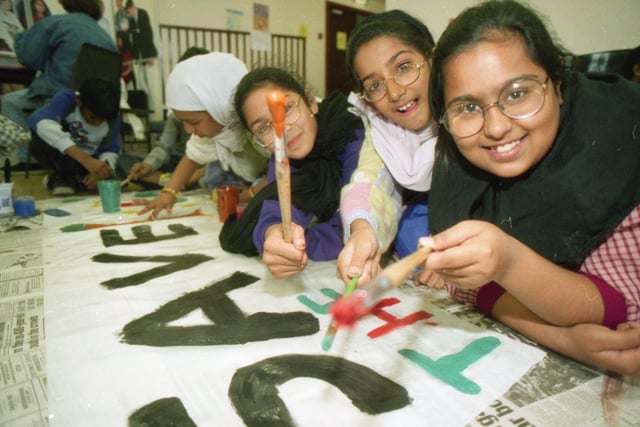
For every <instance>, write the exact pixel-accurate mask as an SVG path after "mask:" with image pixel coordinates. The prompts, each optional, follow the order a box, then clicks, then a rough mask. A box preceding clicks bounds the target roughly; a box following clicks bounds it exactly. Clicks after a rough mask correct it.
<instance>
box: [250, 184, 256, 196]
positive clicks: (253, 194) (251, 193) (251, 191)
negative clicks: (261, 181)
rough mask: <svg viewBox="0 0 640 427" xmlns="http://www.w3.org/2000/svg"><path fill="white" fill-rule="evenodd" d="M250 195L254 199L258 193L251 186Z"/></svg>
mask: <svg viewBox="0 0 640 427" xmlns="http://www.w3.org/2000/svg"><path fill="white" fill-rule="evenodd" d="M249 195H250V196H251V198H252V199H253V198H254V197H256V194H255V193H254V192H253V187H249Z"/></svg>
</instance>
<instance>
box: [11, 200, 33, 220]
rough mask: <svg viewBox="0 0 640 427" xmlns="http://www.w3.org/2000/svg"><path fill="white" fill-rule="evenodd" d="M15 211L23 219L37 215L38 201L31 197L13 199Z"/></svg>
mask: <svg viewBox="0 0 640 427" xmlns="http://www.w3.org/2000/svg"><path fill="white" fill-rule="evenodd" d="M13 210H14V211H15V213H16V215H17V216H19V217H21V218H27V217H30V216H34V215H35V214H36V201H35V199H34V198H33V197H31V196H20V197H14V198H13Z"/></svg>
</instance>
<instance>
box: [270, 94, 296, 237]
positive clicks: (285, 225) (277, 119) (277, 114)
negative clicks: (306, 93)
mask: <svg viewBox="0 0 640 427" xmlns="http://www.w3.org/2000/svg"><path fill="white" fill-rule="evenodd" d="M286 101H287V99H286V98H285V96H284V93H282V92H281V91H279V90H274V91H272V92H270V93H269V94H268V95H267V104H268V105H269V111H270V112H271V126H272V127H273V135H274V146H275V152H274V154H275V160H276V182H277V186H278V199H279V200H280V215H281V216H282V232H283V233H284V240H285V241H286V242H287V243H291V240H292V239H291V176H290V173H291V172H290V171H289V158H288V157H287V144H286V141H285V136H284V117H285V115H286V110H285V103H286Z"/></svg>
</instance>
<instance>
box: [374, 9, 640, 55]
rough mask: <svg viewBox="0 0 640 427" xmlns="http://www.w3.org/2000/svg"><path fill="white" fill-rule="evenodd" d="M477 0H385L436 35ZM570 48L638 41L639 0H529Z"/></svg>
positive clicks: (626, 45) (585, 50) (580, 49)
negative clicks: (419, 21)
mask: <svg viewBox="0 0 640 427" xmlns="http://www.w3.org/2000/svg"><path fill="white" fill-rule="evenodd" d="M477 3H479V1H477V0H428V1H425V0H387V2H386V9H387V10H389V9H402V10H405V11H407V12H409V13H411V14H413V15H415V16H416V17H418V18H420V19H422V21H423V22H424V23H426V24H427V26H428V27H429V30H431V32H432V33H433V36H434V37H435V38H436V40H437V39H438V37H440V34H442V31H444V29H445V27H446V25H447V22H449V19H451V18H454V17H455V16H456V15H457V14H458V13H460V12H461V11H462V10H463V9H464V8H466V7H468V6H473V5H474V4H477ZM528 4H529V5H531V6H533V7H534V8H535V9H536V10H538V11H539V12H540V13H541V14H542V15H543V17H546V18H547V24H548V25H550V27H551V29H552V31H554V32H555V35H556V37H557V38H558V39H559V40H560V41H561V42H562V43H563V45H564V46H565V47H566V48H567V49H569V50H570V51H571V52H573V53H575V54H577V55H579V54H583V53H590V52H599V51H603V50H615V49H626V48H632V47H636V46H638V45H640V0H606V1H602V0H570V1H569V0H529V1H528Z"/></svg>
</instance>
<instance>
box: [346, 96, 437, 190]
mask: <svg viewBox="0 0 640 427" xmlns="http://www.w3.org/2000/svg"><path fill="white" fill-rule="evenodd" d="M349 102H350V103H351V105H353V106H354V108H352V109H351V110H352V112H353V113H355V114H357V115H359V116H361V117H363V118H366V119H367V121H368V122H369V123H370V125H371V139H372V141H373V147H374V148H375V149H376V151H377V152H378V155H379V156H380V157H381V158H382V161H383V162H384V164H385V166H386V167H387V169H389V172H391V175H392V176H393V179H395V180H396V181H397V182H398V183H399V184H400V185H402V186H403V187H404V188H408V189H410V190H415V191H427V190H429V189H430V188H431V172H432V169H433V162H434V158H435V147H436V140H437V139H438V123H436V121H435V120H434V119H433V118H431V120H430V121H429V124H428V126H427V127H426V128H425V129H423V130H421V131H420V132H414V131H412V130H410V129H405V128H403V127H402V126H400V125H398V124H396V123H395V122H393V121H391V120H389V119H388V118H386V117H384V116H383V115H382V114H380V113H379V112H378V111H377V110H376V109H375V108H373V107H371V106H370V105H369V104H368V103H367V102H365V101H364V100H362V99H360V97H358V95H357V94H355V93H353V92H351V93H350V94H349Z"/></svg>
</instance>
